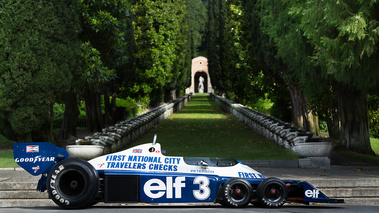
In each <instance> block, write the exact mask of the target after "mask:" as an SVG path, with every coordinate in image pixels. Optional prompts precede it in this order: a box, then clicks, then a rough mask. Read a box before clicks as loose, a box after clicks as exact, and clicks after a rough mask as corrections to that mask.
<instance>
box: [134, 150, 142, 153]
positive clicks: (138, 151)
mask: <svg viewBox="0 0 379 213" xmlns="http://www.w3.org/2000/svg"><path fill="white" fill-rule="evenodd" d="M133 153H142V149H133Z"/></svg>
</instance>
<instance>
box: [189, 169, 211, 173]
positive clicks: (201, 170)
mask: <svg viewBox="0 0 379 213" xmlns="http://www.w3.org/2000/svg"><path fill="white" fill-rule="evenodd" d="M191 173H208V174H213V173H215V171H213V170H209V169H191Z"/></svg>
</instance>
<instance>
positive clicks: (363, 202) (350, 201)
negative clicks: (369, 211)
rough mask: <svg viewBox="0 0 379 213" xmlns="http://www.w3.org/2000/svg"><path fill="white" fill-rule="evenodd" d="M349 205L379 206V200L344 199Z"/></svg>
mask: <svg viewBox="0 0 379 213" xmlns="http://www.w3.org/2000/svg"><path fill="white" fill-rule="evenodd" d="M344 200H345V204H347V205H360V206H379V198H344Z"/></svg>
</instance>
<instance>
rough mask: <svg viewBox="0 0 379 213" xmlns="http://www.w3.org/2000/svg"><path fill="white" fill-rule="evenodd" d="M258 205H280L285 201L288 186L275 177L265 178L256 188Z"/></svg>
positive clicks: (273, 206) (272, 206)
mask: <svg viewBox="0 0 379 213" xmlns="http://www.w3.org/2000/svg"><path fill="white" fill-rule="evenodd" d="M257 195H258V206H263V207H271V208H275V207H280V206H283V205H284V203H285V202H286V201H287V197H288V188H287V186H286V184H285V183H284V182H283V181H281V180H279V179H277V178H267V179H264V180H263V181H262V182H260V183H259V185H258V188H257Z"/></svg>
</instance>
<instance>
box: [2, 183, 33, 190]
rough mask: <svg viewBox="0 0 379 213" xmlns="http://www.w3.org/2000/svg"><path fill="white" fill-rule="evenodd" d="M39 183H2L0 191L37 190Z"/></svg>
mask: <svg viewBox="0 0 379 213" xmlns="http://www.w3.org/2000/svg"><path fill="white" fill-rule="evenodd" d="M37 184H38V181H37V182H33V183H32V182H26V183H25V182H19V183H18V182H0V191H11V190H36V189H37Z"/></svg>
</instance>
